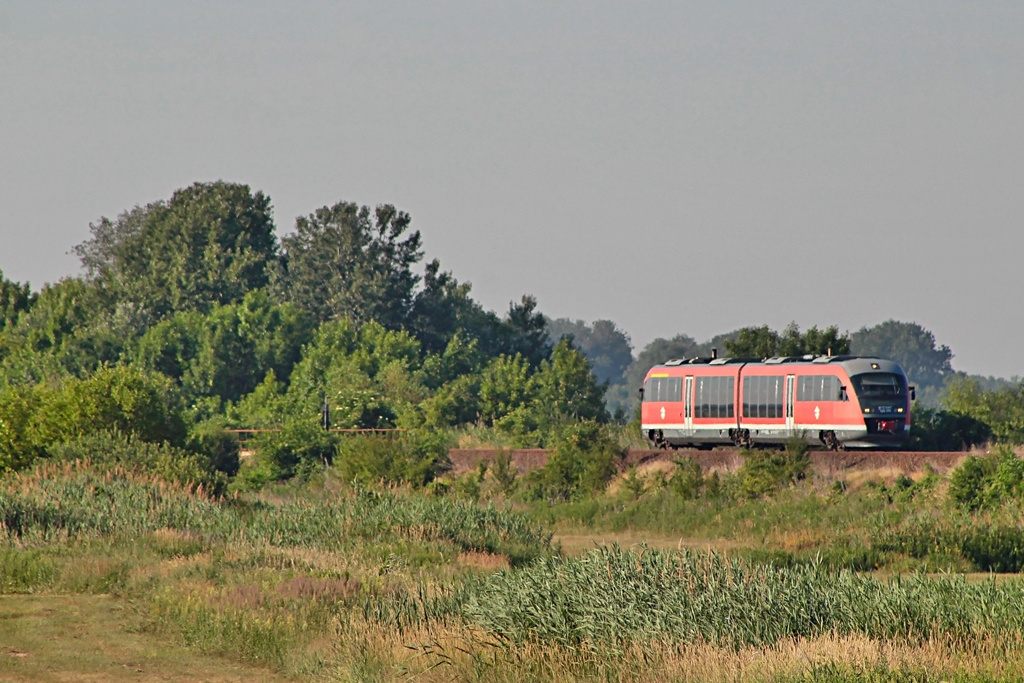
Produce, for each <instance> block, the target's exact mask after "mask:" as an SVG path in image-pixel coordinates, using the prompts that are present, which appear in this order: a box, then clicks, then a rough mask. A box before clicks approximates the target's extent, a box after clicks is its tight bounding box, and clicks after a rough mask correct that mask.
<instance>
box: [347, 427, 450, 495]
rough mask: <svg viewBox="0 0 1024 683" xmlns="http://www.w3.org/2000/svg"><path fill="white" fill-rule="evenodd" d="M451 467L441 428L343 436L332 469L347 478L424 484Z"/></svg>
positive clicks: (416, 484)
mask: <svg viewBox="0 0 1024 683" xmlns="http://www.w3.org/2000/svg"><path fill="white" fill-rule="evenodd" d="M450 468H451V461H450V460H448V439H447V437H446V436H445V435H444V434H443V433H441V432H434V431H425V430H422V431H421V430H410V431H408V432H405V433H404V434H403V435H402V436H399V437H393V436H385V435H370V436H346V437H343V438H342V439H341V440H340V442H339V443H338V446H337V458H336V460H335V469H336V470H337V472H338V474H340V475H341V477H342V478H344V479H346V480H348V481H360V482H363V483H376V482H381V481H383V482H387V483H400V484H412V485H413V486H425V485H426V484H428V483H429V482H431V481H433V480H434V479H435V478H436V477H437V476H439V475H440V474H442V473H443V472H446V471H447V470H448V469H450Z"/></svg>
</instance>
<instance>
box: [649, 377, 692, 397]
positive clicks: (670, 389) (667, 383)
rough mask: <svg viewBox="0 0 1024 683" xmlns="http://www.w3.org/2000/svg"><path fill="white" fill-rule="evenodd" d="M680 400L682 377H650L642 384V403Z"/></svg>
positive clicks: (681, 395)
mask: <svg viewBox="0 0 1024 683" xmlns="http://www.w3.org/2000/svg"><path fill="white" fill-rule="evenodd" d="M682 400H683V378H682V377H650V378H648V379H647V383H646V384H644V403H647V402H654V401H657V402H666V401H682Z"/></svg>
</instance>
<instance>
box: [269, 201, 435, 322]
mask: <svg viewBox="0 0 1024 683" xmlns="http://www.w3.org/2000/svg"><path fill="white" fill-rule="evenodd" d="M410 222H411V219H410V217H409V214H407V213H404V212H402V211H398V210H396V209H395V207H393V206H391V205H390V204H385V205H382V206H378V207H377V209H376V210H375V211H374V212H372V213H371V212H370V209H369V208H368V207H366V206H363V207H359V206H357V205H356V204H354V203H351V202H339V203H337V204H335V205H334V206H330V207H328V206H325V207H323V208H320V209H317V210H316V211H315V212H313V213H311V214H310V215H308V216H300V217H299V218H298V219H296V221H295V232H294V233H293V234H291V235H288V236H286V237H284V238H283V239H282V240H281V248H282V255H281V260H280V264H281V268H280V271H279V273H278V276H277V283H276V288H277V290H278V291H279V293H280V295H281V297H282V298H283V299H284V300H286V301H289V302H291V303H293V304H295V305H296V306H298V307H299V308H301V309H303V310H305V311H308V312H309V313H310V314H311V315H312V316H313V317H314V319H315V320H316V321H318V322H324V321H328V320H335V319H339V318H349V319H351V320H352V321H354V322H355V323H357V324H361V323H364V322H367V321H370V320H376V321H377V322H379V323H381V324H382V325H384V326H385V327H388V328H391V329H396V328H399V327H402V326H404V325H405V324H406V323H407V321H408V318H409V316H410V313H411V311H412V306H413V297H414V289H415V287H416V283H417V281H418V280H419V277H418V276H416V275H415V274H413V272H412V266H413V265H415V264H416V263H417V262H419V260H420V259H421V258H422V257H423V253H422V251H420V233H419V232H418V231H412V232H409V225H410Z"/></svg>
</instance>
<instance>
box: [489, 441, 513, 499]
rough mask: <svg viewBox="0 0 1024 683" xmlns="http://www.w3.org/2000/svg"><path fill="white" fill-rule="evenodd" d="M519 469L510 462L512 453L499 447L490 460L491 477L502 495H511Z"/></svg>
mask: <svg viewBox="0 0 1024 683" xmlns="http://www.w3.org/2000/svg"><path fill="white" fill-rule="evenodd" d="M518 477H519V471H518V470H517V469H516V468H515V466H514V465H513V464H512V454H511V453H509V452H508V451H507V450H505V449H504V448H502V449H499V450H498V452H497V453H496V454H495V456H494V459H493V460H492V461H491V479H493V480H494V483H495V485H496V486H497V487H498V491H500V492H501V493H502V494H503V495H506V496H508V495H511V494H512V492H514V491H515V489H516V485H517V484H518V483H519V482H518Z"/></svg>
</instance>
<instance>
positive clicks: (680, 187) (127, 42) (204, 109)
mask: <svg viewBox="0 0 1024 683" xmlns="http://www.w3.org/2000/svg"><path fill="white" fill-rule="evenodd" d="M218 178H222V179H225V180H231V181H239V182H245V183H248V184H250V185H251V186H253V187H254V188H257V189H261V190H263V191H264V192H266V193H267V194H269V195H270V196H271V198H272V199H273V202H274V206H275V216H276V219H277V223H278V226H279V232H281V233H282V234H283V233H286V232H290V231H291V229H292V226H293V224H294V220H295V217H296V216H297V215H299V214H305V213H309V212H311V211H313V210H314V209H316V208H317V207H319V206H323V205H325V204H332V203H334V202H336V201H339V200H342V199H344V200H350V201H357V202H359V203H362V204H370V205H373V204H377V203H382V202H390V203H393V204H395V205H396V206H398V207H399V208H401V209H404V210H406V211H408V212H409V213H411V214H412V216H413V224H414V226H415V227H417V228H418V229H420V230H421V231H422V233H423V235H424V240H425V243H426V249H427V256H428V258H433V257H438V258H440V259H441V261H442V264H443V266H444V267H445V268H446V269H448V270H452V271H453V272H454V273H455V275H456V277H458V278H459V279H460V280H469V281H471V282H472V283H473V293H474V296H475V297H476V298H477V300H479V301H480V302H481V303H483V304H484V305H485V306H487V307H488V308H493V309H496V310H499V311H503V310H505V309H506V308H507V306H508V302H509V301H510V300H512V299H518V298H519V296H520V295H521V294H523V293H527V292H528V293H533V294H535V295H536V296H537V298H538V299H539V302H540V307H541V309H542V310H543V311H544V312H545V313H547V314H548V315H550V316H553V317H562V316H566V317H571V318H582V319H585V320H588V321H590V320H594V319H597V318H609V319H611V320H614V321H615V322H616V323H617V324H618V325H619V326H620V327H622V328H623V329H625V330H626V331H628V332H629V333H630V334H631V336H632V338H633V342H634V345H635V346H636V347H637V348H638V349H639V348H641V347H642V346H643V345H644V344H646V343H647V342H648V341H650V340H651V339H652V338H653V337H656V336H666V337H667V336H672V335H674V334H676V333H679V332H685V333H687V334H689V335H691V336H693V337H696V338H697V339H698V340H701V339H705V338H708V337H710V336H711V335H713V334H716V333H718V332H724V331H727V330H730V329H734V328H736V327H739V326H742V325H756V324H765V323H767V324H769V325H772V326H773V327H776V328H781V327H783V326H785V325H786V324H787V323H788V322H789V321H790V320H795V321H796V322H797V323H798V324H800V325H801V327H807V326H809V325H813V324H817V325H828V324H831V323H835V324H838V325H839V326H840V327H841V328H842V329H849V330H851V331H853V330H856V329H858V328H859V327H861V326H863V325H873V324H875V323H878V322H881V321H883V320H886V319H888V318H896V319H898V320H904V321H916V322H918V323H920V324H922V325H924V326H925V327H927V328H928V329H930V330H932V331H933V332H934V333H935V335H936V337H937V338H938V340H939V342H940V343H945V344H948V345H949V346H950V347H951V348H952V349H953V351H954V353H955V354H956V356H955V358H954V362H953V364H954V367H956V368H957V369H960V370H965V371H968V372H977V373H983V374H996V375H1003V376H1009V375H1021V374H1024V354H1022V353H1021V352H1020V350H1019V348H1018V347H1019V343H1017V342H1018V341H1019V340H1020V339H1021V338H1024V313H1022V312H1021V311H1022V309H1021V302H1020V300H1019V299H1018V298H1017V297H1019V296H1021V294H1022V293H1024V292H1022V287H1021V285H1020V282H1021V276H1020V261H1021V252H1022V247H1024V232H1022V228H1024V221H1022V216H1024V188H1022V181H1024V4H1022V3H1020V2H987V3H986V2H973V3H967V2H942V1H939V0H928V1H914V2H901V3H892V2H850V1H847V0H844V1H843V2H822V1H821V0H813V1H809V2H792V1H783V2H772V3H768V2H732V3H708V2H678V1H676V2H630V3H625V2H622V3H608V2H562V3H556V2H551V1H550V0H549V1H545V2H532V3H529V2H516V3H511V2H487V3H483V2H448V1H437V2H429V3H427V2H387V1H374V2H359V3H346V2H301V1H300V2H293V3H281V2H254V1H247V2H217V1H209V0H204V1H202V2H182V1H179V2H175V3H152V2H146V3H143V2H137V1H136V2H127V1H122V2H115V1H102V2H101V1H95V2H74V3H73V2H54V1H43V0H32V1H31V2H28V1H24V2H22V1H19V0H5V1H4V2H2V3H0V208H2V213H0V268H2V269H3V271H4V273H5V274H6V275H7V276H8V277H11V278H13V279H16V280H21V281H24V280H30V281H31V282H32V284H33V285H34V286H35V287H38V286H40V285H42V283H43V282H45V281H54V280H57V279H59V278H60V277H62V276H64V275H68V274H73V273H76V272H77V270H78V264H77V261H76V260H75V259H74V257H72V256H70V255H68V253H67V252H68V251H69V249H70V248H71V247H72V246H73V245H75V244H77V243H79V242H81V241H83V240H85V239H86V238H87V237H88V236H89V233H88V224H89V223H90V222H92V221H95V220H96V219H97V218H99V217H100V216H102V215H107V216H114V215H115V214H117V213H119V212H121V211H123V210H124V209H127V208H129V207H131V206H134V205H135V204H144V203H146V202H149V201H153V200H156V199H166V198H168V197H169V196H170V194H171V193H172V192H173V191H174V190H175V189H176V188H179V187H183V186H185V185H188V184H189V183H191V182H193V181H196V180H215V179H218Z"/></svg>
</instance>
